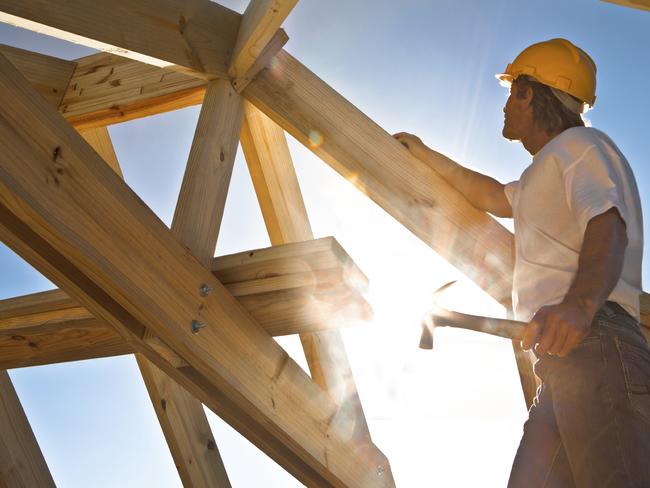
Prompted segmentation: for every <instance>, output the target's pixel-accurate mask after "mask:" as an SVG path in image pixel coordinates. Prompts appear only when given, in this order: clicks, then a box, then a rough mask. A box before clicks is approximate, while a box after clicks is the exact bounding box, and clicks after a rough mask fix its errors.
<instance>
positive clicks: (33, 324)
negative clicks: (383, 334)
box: [0, 237, 372, 369]
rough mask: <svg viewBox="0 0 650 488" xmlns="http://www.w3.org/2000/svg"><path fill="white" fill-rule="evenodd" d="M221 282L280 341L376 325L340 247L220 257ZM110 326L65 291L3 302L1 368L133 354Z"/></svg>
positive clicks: (308, 245)
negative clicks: (364, 322)
mask: <svg viewBox="0 0 650 488" xmlns="http://www.w3.org/2000/svg"><path fill="white" fill-rule="evenodd" d="M212 269H213V272H214V275H215V276H216V277H217V278H218V279H220V280H221V281H222V283H225V286H226V288H227V289H228V290H229V291H230V292H231V293H232V295H233V296H235V297H237V299H238V300H239V302H240V303H241V304H242V305H243V306H244V308H246V310H248V312H249V313H250V314H251V315H252V316H253V317H255V318H256V319H257V320H258V321H259V324H260V325H261V326H262V327H263V328H264V329H266V331H267V332H268V333H269V334H270V335H273V336H280V335H287V334H297V333H300V332H302V331H310V332H311V331H317V330H325V329H327V328H338V327H345V326H349V325H351V324H354V322H355V321H359V320H369V319H370V318H371V317H372V309H371V308H370V305H369V304H368V303H367V302H366V301H365V299H364V298H363V295H362V292H363V290H364V289H365V287H366V285H367V279H366V277H365V276H364V275H363V273H362V272H361V271H360V270H359V269H358V268H357V267H356V265H355V264H354V262H353V261H352V260H351V258H350V257H349V256H348V255H347V254H346V253H345V251H344V250H343V248H341V246H340V245H339V244H338V243H337V242H336V240H335V239H333V238H331V237H329V238H322V239H317V240H315V241H306V242H300V243H295V244H286V245H283V246H274V247H271V248H268V249H259V250H254V251H246V252H243V253H237V254H232V255H229V256H219V257H217V258H215V259H214V261H213V268H212ZM132 352H133V348H132V347H131V346H130V345H129V344H127V343H126V341H125V340H124V338H122V337H121V336H120V334H118V333H117V332H116V331H115V330H114V328H113V327H111V326H110V324H108V323H106V322H105V321H103V320H100V319H95V318H94V317H93V315H92V314H91V313H90V312H89V311H88V310H87V309H86V308H84V307H82V306H81V305H79V303H78V302H76V301H75V300H73V299H72V298H70V297H69V296H68V295H67V294H66V293H65V292H64V291H62V290H51V291H46V292H41V293H34V294H31V295H26V296H22V297H16V298H10V299H6V300H1V301H0V368H4V369H11V368H19V367H25V366H36V365H42V364H51V363H59V362H66V361H79V360H83V359H94V358H101V357H107V356H115V355H120V354H128V353H132Z"/></svg>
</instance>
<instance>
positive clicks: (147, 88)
mask: <svg viewBox="0 0 650 488" xmlns="http://www.w3.org/2000/svg"><path fill="white" fill-rule="evenodd" d="M204 94H205V81H204V80H201V79H198V78H194V77H191V76H187V75H185V74H182V73H178V72H175V71H172V70H170V69H161V68H157V67H155V66H151V65H148V64H144V63H139V62H137V61H133V60H131V59H128V58H124V57H121V56H116V55H114V54H109V53H98V54H93V55H91V56H86V57H84V58H81V59H79V60H78V61H77V67H76V69H75V71H74V73H73V75H72V79H71V80H70V85H69V88H68V90H67V91H66V93H65V96H64V98H63V101H62V102H61V105H60V107H59V111H60V112H61V113H62V114H63V115H64V117H65V118H66V119H68V121H69V122H70V123H71V124H72V125H74V126H75V127H76V128H77V129H87V128H93V127H102V126H105V125H108V124H115V123H119V122H126V121H128V120H132V119H136V118H140V117H146V116H149V115H156V114H159V113H163V112H167V111H170V110H176V109H179V108H184V107H188V106H191V105H198V104H200V103H201V102H202V101H203V98H204Z"/></svg>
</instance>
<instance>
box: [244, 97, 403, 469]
mask: <svg viewBox="0 0 650 488" xmlns="http://www.w3.org/2000/svg"><path fill="white" fill-rule="evenodd" d="M245 114H246V117H245V121H244V124H243V127H242V136H241V144H242V149H243V150H244V154H245V156H246V161H247V164H248V168H249V171H250V174H251V177H252V180H253V185H254V187H255V191H256V193H257V197H258V200H259V203H260V207H261V210H262V215H263V216H264V221H265V223H266V228H267V230H268V233H269V236H270V238H271V243H272V244H274V245H279V244H284V243H287V242H295V241H303V240H306V239H313V234H312V230H311V225H310V223H309V217H308V216H307V210H306V209H305V204H304V201H303V199H302V193H301V192H300V186H299V184H298V178H297V177H296V172H295V169H294V167H293V162H292V159H291V154H290V152H289V146H288V144H287V140H286V137H285V135H284V131H283V130H282V129H281V128H280V127H278V126H277V125H276V124H275V123H274V122H273V121H272V120H271V119H269V118H268V117H267V116H266V115H264V114H263V113H261V112H260V111H259V110H257V109H256V108H255V107H254V106H252V105H251V104H249V103H247V104H246V105H245ZM300 341H301V343H302V346H303V349H304V352H305V357H306V359H307V363H308V365H309V370H310V371H311V376H312V378H313V379H314V381H315V382H316V383H317V384H319V385H320V386H321V387H322V388H323V390H324V391H326V392H328V393H329V394H330V395H331V396H332V398H333V399H334V400H335V402H336V403H337V404H338V405H339V406H340V410H341V411H343V412H345V413H346V415H345V416H344V417H343V418H351V419H352V421H353V423H349V422H350V421H349V420H347V422H348V424H347V425H345V428H347V429H348V430H349V431H350V432H352V435H353V437H354V439H355V440H356V442H357V443H359V444H371V437H370V431H369V429H368V424H367V422H366V418H365V415H364V413H363V407H362V405H361V401H360V399H359V394H358V392H357V388H356V385H355V382H354V375H353V374H352V370H351V368H350V364H349V361H348V358H347V354H346V352H345V345H344V344H343V340H342V338H341V335H340V333H339V332H338V331H335V330H331V331H328V332H320V333H312V334H301V335H300ZM385 476H386V477H391V478H392V474H391V472H390V469H387V471H386V474H385Z"/></svg>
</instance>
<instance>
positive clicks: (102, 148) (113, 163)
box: [79, 127, 124, 178]
mask: <svg viewBox="0 0 650 488" xmlns="http://www.w3.org/2000/svg"><path fill="white" fill-rule="evenodd" d="M79 133H80V134H81V136H82V137H83V138H84V139H85V141H86V142H87V143H88V144H89V145H90V147H92V148H93V149H94V150H95V152H96V153H97V154H99V156H101V158H102V159H103V160H104V161H105V162H106V163H108V165H109V166H110V167H111V168H112V169H113V171H115V173H117V175H119V177H120V178H124V175H123V174H122V168H121V167H120V163H119V161H118V160H117V155H116V154H115V148H114V147H113V143H112V142H111V136H110V135H109V133H108V129H107V128H106V127H97V128H94V129H88V130H84V131H79Z"/></svg>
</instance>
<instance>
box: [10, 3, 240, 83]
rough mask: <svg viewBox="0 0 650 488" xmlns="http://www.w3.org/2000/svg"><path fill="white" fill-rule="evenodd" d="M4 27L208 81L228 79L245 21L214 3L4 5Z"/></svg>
mask: <svg viewBox="0 0 650 488" xmlns="http://www.w3.org/2000/svg"><path fill="white" fill-rule="evenodd" d="M0 12H1V13H0V21H1V22H6V23H9V24H11V25H15V26H17V27H22V28H24V29H29V30H33V31H35V32H40V33H42V34H47V35H50V36H53V37H57V38H59V39H63V40H66V41H71V42H75V43H77V44H83V45H86V46H88V47H92V48H94V49H98V50H100V51H107V52H112V53H115V54H119V55H120V56H124V57H128V58H131V59H136V60H138V61H142V62H146V63H148V64H152V65H154V66H158V67H170V66H173V67H174V68H175V69H179V70H183V71H184V72H186V73H188V74H191V75H192V76H198V77H201V78H204V79H212V78H224V77H227V67H228V62H229V60H230V57H231V53H232V49H233V47H234V45H235V42H236V39H237V32H238V30H239V23H240V19H241V16H240V15H239V14H237V13H236V12H233V11H231V10H228V9H227V8H225V7H222V6H221V5H218V4H217V3H214V2H211V1H209V0H155V1H154V0H129V1H128V2H126V1H118V2H116V1H115V0H93V1H92V2H88V1H85V0H1V1H0Z"/></svg>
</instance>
